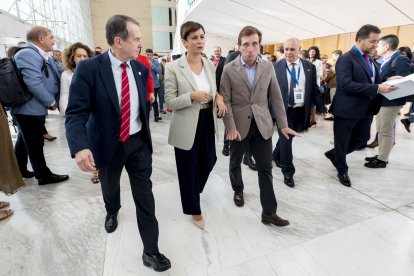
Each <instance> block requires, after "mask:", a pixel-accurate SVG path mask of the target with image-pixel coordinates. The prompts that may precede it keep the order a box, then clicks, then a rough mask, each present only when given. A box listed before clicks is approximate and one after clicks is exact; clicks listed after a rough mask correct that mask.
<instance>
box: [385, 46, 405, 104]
mask: <svg viewBox="0 0 414 276" xmlns="http://www.w3.org/2000/svg"><path fill="white" fill-rule="evenodd" d="M395 59H396V61H395V67H394V68H392V67H393V66H391V65H392V63H393V61H394V60H395ZM411 70H412V64H411V61H410V60H409V58H408V57H405V56H402V55H401V54H400V53H398V52H397V53H395V55H394V56H393V57H392V59H390V60H389V61H388V62H387V63H386V64H384V66H383V67H382V69H381V82H384V81H387V79H388V78H389V77H393V76H402V77H405V76H408V75H409V74H411ZM382 98H383V99H382V106H399V105H405V103H406V101H407V98H406V97H403V98H399V99H395V100H392V101H390V100H388V99H387V98H385V97H384V96H382Z"/></svg>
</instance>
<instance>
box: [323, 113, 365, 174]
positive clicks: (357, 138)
mask: <svg viewBox="0 0 414 276" xmlns="http://www.w3.org/2000/svg"><path fill="white" fill-rule="evenodd" d="M371 123H372V115H368V114H367V115H366V116H365V117H363V118H361V119H357V120H355V119H345V118H341V117H338V116H335V119H334V126H333V128H334V140H335V141H334V148H333V149H331V150H330V151H329V152H328V154H329V155H331V156H334V157H335V164H336V169H337V171H338V173H340V174H344V173H348V165H347V163H346V155H347V154H348V153H351V152H353V151H354V150H357V149H360V148H363V147H365V146H366V145H367V142H368V140H369V138H370V131H371Z"/></svg>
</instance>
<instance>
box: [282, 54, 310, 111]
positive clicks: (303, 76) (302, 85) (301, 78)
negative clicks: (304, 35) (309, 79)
mask: <svg viewBox="0 0 414 276" xmlns="http://www.w3.org/2000/svg"><path fill="white" fill-rule="evenodd" d="M292 63H294V64H295V70H296V78H297V77H298V74H299V68H300V76H299V80H297V81H298V82H299V84H296V88H301V89H302V91H303V97H305V93H306V91H305V87H306V74H305V69H304V68H303V64H302V62H301V60H300V58H298V59H297V60H295V61H294V62H289V61H287V60H286V64H287V66H288V67H289V70H290V71H292ZM286 75H287V83H288V92H289V91H290V79H291V76H290V74H289V71H288V70H287V69H286ZM288 94H289V93H288ZM302 106H304V103H300V104H295V106H294V107H302Z"/></svg>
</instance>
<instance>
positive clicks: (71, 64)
mask: <svg viewBox="0 0 414 276" xmlns="http://www.w3.org/2000/svg"><path fill="white" fill-rule="evenodd" d="M79 48H81V49H84V50H85V51H86V53H87V54H88V57H93V52H92V50H91V49H90V48H89V47H88V46H86V45H84V44H82V43H80V42H76V43H75V44H72V45H70V47H69V48H68V49H66V50H65V51H64V52H63V66H64V67H65V68H67V69H69V70H71V71H72V72H73V71H74V70H75V67H76V64H75V52H76V50H77V49H79Z"/></svg>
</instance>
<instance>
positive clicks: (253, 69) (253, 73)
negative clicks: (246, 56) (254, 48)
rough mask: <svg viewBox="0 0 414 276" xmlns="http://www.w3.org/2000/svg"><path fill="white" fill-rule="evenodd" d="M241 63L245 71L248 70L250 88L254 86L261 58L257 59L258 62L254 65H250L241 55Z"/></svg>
mask: <svg viewBox="0 0 414 276" xmlns="http://www.w3.org/2000/svg"><path fill="white" fill-rule="evenodd" d="M240 60H241V63H242V65H243V69H244V72H246V75H247V80H248V81H249V87H250V89H252V88H253V83H254V77H255V76H256V69H257V63H258V62H259V58H257V59H256V62H255V63H254V65H253V66H252V67H249V66H248V65H247V64H246V62H244V60H243V58H242V57H240Z"/></svg>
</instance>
